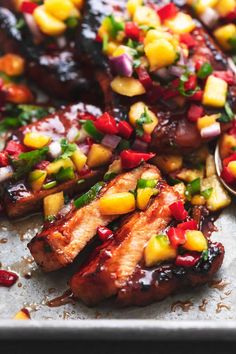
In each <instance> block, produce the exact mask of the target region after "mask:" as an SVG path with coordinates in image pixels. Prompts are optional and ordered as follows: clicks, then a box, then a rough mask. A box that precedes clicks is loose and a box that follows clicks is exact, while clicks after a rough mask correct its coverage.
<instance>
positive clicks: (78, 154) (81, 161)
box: [71, 149, 87, 172]
mask: <svg viewBox="0 0 236 354" xmlns="http://www.w3.org/2000/svg"><path fill="white" fill-rule="evenodd" d="M71 160H72V161H73V163H74V165H75V167H76V169H77V171H78V172H80V171H81V170H82V169H83V168H84V166H85V164H86V162H87V156H86V155H84V154H83V153H82V151H80V150H79V149H77V150H76V151H75V152H74V153H73V155H72V156H71Z"/></svg>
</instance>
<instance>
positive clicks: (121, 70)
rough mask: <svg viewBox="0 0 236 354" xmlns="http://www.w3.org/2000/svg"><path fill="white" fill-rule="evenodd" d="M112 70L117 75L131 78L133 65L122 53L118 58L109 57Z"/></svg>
mask: <svg viewBox="0 0 236 354" xmlns="http://www.w3.org/2000/svg"><path fill="white" fill-rule="evenodd" d="M110 63H111V68H112V70H114V71H115V73H117V74H118V75H122V76H126V77H131V76H132V74H133V63H132V59H131V57H130V56H129V55H128V54H126V53H124V54H122V55H119V56H118V57H110Z"/></svg>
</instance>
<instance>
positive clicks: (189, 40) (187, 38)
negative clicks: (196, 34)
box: [179, 33, 196, 48]
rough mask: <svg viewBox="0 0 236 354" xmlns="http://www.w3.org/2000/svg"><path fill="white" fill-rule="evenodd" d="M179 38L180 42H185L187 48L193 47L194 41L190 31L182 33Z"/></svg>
mask: <svg viewBox="0 0 236 354" xmlns="http://www.w3.org/2000/svg"><path fill="white" fill-rule="evenodd" d="M179 39H180V42H181V43H184V44H186V46H187V47H188V48H193V47H195V45H196V41H195V39H194V38H193V36H192V35H191V34H190V33H182V34H181V35H180V38H179Z"/></svg>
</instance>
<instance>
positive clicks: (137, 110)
mask: <svg viewBox="0 0 236 354" xmlns="http://www.w3.org/2000/svg"><path fill="white" fill-rule="evenodd" d="M144 113H146V114H147V115H148V117H150V119H151V120H152V121H151V122H150V123H146V124H143V130H144V132H145V133H147V134H151V133H152V132H153V130H154V129H155V128H156V126H157V124H158V118H157V116H156V115H155V114H154V113H153V112H152V111H151V110H150V109H149V108H148V106H146V105H145V103H143V102H137V103H134V104H133V105H132V106H131V107H130V111H129V121H130V124H132V125H133V126H134V127H135V126H136V125H137V123H136V122H137V120H138V119H139V118H140V117H141V115H142V114H144Z"/></svg>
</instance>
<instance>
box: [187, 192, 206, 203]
mask: <svg viewBox="0 0 236 354" xmlns="http://www.w3.org/2000/svg"><path fill="white" fill-rule="evenodd" d="M191 204H192V205H205V204H206V200H205V198H204V197H203V196H202V195H200V194H196V195H194V196H193V197H192V199H191Z"/></svg>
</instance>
